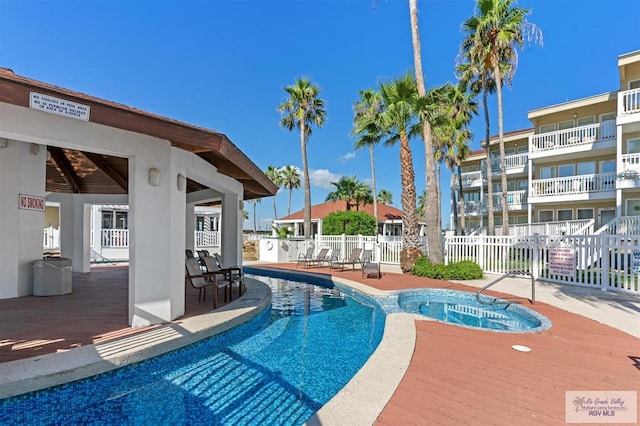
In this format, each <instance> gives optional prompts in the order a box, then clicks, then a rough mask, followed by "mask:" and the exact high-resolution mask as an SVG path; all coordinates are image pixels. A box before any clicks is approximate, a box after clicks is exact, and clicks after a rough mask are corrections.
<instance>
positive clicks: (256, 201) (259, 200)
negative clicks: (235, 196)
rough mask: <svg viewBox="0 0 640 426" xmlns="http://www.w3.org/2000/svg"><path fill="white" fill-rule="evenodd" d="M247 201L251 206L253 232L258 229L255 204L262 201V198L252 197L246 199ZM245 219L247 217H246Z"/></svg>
mask: <svg viewBox="0 0 640 426" xmlns="http://www.w3.org/2000/svg"><path fill="white" fill-rule="evenodd" d="M247 202H248V203H249V204H251V206H252V207H253V233H254V234H255V232H256V230H257V229H258V227H257V222H256V206H257V205H258V204H260V203H261V202H262V198H254V199H253V200H247ZM245 219H248V217H246V218H245Z"/></svg>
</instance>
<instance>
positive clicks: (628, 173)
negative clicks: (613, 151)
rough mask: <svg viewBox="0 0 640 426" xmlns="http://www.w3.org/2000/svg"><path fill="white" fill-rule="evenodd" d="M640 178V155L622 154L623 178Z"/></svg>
mask: <svg viewBox="0 0 640 426" xmlns="http://www.w3.org/2000/svg"><path fill="white" fill-rule="evenodd" d="M639 176H640V153H634V154H622V176H621V177H623V178H637V177H639Z"/></svg>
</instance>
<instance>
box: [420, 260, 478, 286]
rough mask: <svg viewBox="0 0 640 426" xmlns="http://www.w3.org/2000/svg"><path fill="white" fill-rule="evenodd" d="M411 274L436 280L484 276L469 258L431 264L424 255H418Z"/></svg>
mask: <svg viewBox="0 0 640 426" xmlns="http://www.w3.org/2000/svg"><path fill="white" fill-rule="evenodd" d="M411 273H412V274H413V275H417V276H419V277H427V278H434V279H438V280H460V281H462V280H475V279H480V278H482V277H483V276H484V273H483V272H482V269H481V268H480V266H478V264H476V263H474V262H471V261H470V260H463V261H460V262H454V263H450V264H448V265H441V264H433V263H431V261H430V260H429V259H428V258H426V257H420V258H418V260H416V264H415V265H414V267H413V269H412V270H411Z"/></svg>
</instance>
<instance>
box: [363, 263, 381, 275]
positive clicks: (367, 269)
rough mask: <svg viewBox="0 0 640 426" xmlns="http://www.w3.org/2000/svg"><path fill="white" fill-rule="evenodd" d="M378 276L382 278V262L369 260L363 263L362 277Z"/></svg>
mask: <svg viewBox="0 0 640 426" xmlns="http://www.w3.org/2000/svg"><path fill="white" fill-rule="evenodd" d="M372 276H373V277H376V278H378V279H380V278H382V272H380V262H367V263H363V264H362V278H371V277H372Z"/></svg>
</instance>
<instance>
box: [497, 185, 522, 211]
mask: <svg viewBox="0 0 640 426" xmlns="http://www.w3.org/2000/svg"><path fill="white" fill-rule="evenodd" d="M492 197H493V208H494V209H496V210H502V192H498V193H497V194H492ZM527 202H528V198H527V191H526V190H524V189H523V190H520V191H507V205H508V206H522V205H525V204H527Z"/></svg>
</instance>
